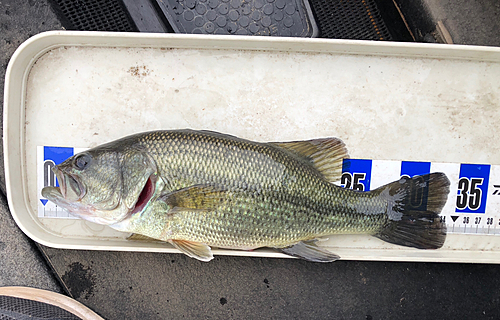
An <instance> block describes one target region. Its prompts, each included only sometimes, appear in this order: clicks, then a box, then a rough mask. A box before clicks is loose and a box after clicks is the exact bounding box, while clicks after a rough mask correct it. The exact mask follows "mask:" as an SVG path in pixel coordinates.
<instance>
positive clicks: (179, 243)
mask: <svg viewBox="0 0 500 320" xmlns="http://www.w3.org/2000/svg"><path fill="white" fill-rule="evenodd" d="M168 242H170V243H171V244H172V245H173V246H174V247H175V248H176V249H178V250H179V251H181V252H182V253H184V254H186V255H187V256H189V257H191V258H195V259H198V260H200V261H205V262H207V261H210V260H212V259H213V258H214V256H213V254H212V249H211V248H210V247H209V246H208V245H206V244H204V243H200V242H194V241H187V240H168Z"/></svg>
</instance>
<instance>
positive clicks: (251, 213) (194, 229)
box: [139, 132, 386, 248]
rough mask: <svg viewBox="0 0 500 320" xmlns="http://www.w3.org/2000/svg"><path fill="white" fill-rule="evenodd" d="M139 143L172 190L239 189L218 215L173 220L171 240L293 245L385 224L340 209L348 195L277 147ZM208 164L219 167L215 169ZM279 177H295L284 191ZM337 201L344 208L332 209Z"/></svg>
mask: <svg viewBox="0 0 500 320" xmlns="http://www.w3.org/2000/svg"><path fill="white" fill-rule="evenodd" d="M139 141H140V144H141V145H142V146H143V147H145V148H146V149H148V148H151V149H152V150H153V152H152V153H151V154H152V155H153V157H154V158H155V161H156V163H157V164H158V165H159V168H158V170H159V171H160V172H161V173H160V175H161V176H164V177H165V178H166V179H167V180H169V177H171V176H175V178H176V180H178V182H179V184H178V185H177V188H179V189H180V188H185V187H189V186H191V185H199V184H201V185H204V184H215V185H219V184H220V185H224V187H225V188H227V191H238V192H234V193H232V195H231V200H230V201H229V203H228V204H227V205H225V206H221V207H218V208H217V210H211V211H207V212H203V213H199V212H189V211H186V212H183V213H182V214H176V219H175V227H173V226H172V229H175V230H178V231H177V232H174V233H169V237H171V238H178V239H185V240H190V241H196V242H203V243H206V244H208V245H213V246H219V247H248V248H254V247H259V246H263V245H268V246H269V245H272V246H276V247H280V246H286V245H289V244H290V242H291V241H295V242H297V241H301V240H308V239H314V238H316V237H318V236H324V235H328V234H334V233H346V232H347V233H360V232H365V233H366V232H374V231H376V230H377V229H378V228H380V226H381V225H382V224H383V223H384V222H385V221H386V217H385V216H384V214H385V212H384V211H379V214H378V215H377V214H374V215H372V216H371V217H370V219H369V220H368V221H367V220H365V219H364V218H363V216H364V214H359V216H360V217H361V219H356V218H355V217H354V216H353V214H355V211H354V210H352V209H351V210H349V209H347V208H346V207H345V203H346V198H347V197H348V196H347V193H348V191H345V190H344V189H341V188H340V187H337V186H334V185H332V184H331V183H328V182H326V181H324V180H323V179H322V178H321V177H320V176H319V175H318V174H317V173H316V172H314V174H313V175H311V174H310V172H311V171H313V169H311V168H307V167H305V166H304V165H301V164H300V163H299V162H298V161H297V160H294V159H293V158H290V157H287V155H286V154H284V152H283V151H281V150H279V149H272V148H270V147H263V146H261V145H255V144H253V143H243V142H239V141H233V140H228V139H227V138H225V139H224V140H223V139H221V138H217V137H210V136H208V137H207V136H203V135H199V134H190V133H187V134H186V133H185V132H174V133H164V134H160V135H158V134H157V133H154V134H150V135H145V136H143V137H141V138H140V139H139ZM207 145H209V146H207ZM214 160H217V161H218V163H219V164H218V166H214V165H213V163H214ZM163 172H165V173H168V174H165V175H164V174H163ZM245 172H258V174H253V175H249V174H245ZM197 173H200V174H197ZM283 176H288V177H295V180H294V181H291V180H290V181H287V183H286V184H287V186H288V187H287V189H286V190H283V188H282V183H280V181H281V180H282V178H283ZM311 176H312V177H311ZM242 185H244V186H245V187H246V189H245V190H242V189H244V188H242ZM263 190H265V191H263ZM269 191H273V192H269ZM262 192H264V194H262ZM302 194H305V195H302ZM308 196H309V197H312V199H308ZM350 196H351V197H353V196H354V195H353V194H352V195H350ZM358 197H363V198H366V195H364V194H359V195H358ZM355 202H356V201H353V204H354V203H355ZM379 202H381V201H379ZM336 203H339V204H342V205H341V206H337V207H338V208H336V207H335V204H336ZM363 203H365V202H363ZM370 206H371V207H381V206H382V203H376V201H375V198H374V199H372V201H371V202H368V203H367V204H366V207H370ZM242 207H246V208H247V209H245V210H244V213H242V212H239V211H240V208H242ZM311 207H312V208H314V209H315V210H311V209H310V208H311ZM360 209H363V207H360ZM365 212H366V211H365ZM243 217H244V219H243ZM356 220H358V221H359V222H361V223H362V225H360V224H359V223H356ZM216 221H224V222H225V223H223V224H221V223H215V222H216ZM221 225H222V226H223V227H222V228H220V227H221ZM254 230H263V231H262V232H261V233H265V235H264V234H260V233H258V232H257V233H255V232H254V233H252V231H254ZM221 235H223V236H221ZM165 240H166V239H165Z"/></svg>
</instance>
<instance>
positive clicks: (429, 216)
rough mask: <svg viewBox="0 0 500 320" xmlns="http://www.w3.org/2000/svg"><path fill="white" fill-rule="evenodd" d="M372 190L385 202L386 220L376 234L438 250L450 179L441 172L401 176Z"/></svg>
mask: <svg viewBox="0 0 500 320" xmlns="http://www.w3.org/2000/svg"><path fill="white" fill-rule="evenodd" d="M374 191H379V192H380V196H381V197H384V198H386V200H387V202H388V206H387V215H388V220H387V222H386V224H385V225H384V226H383V227H382V228H381V230H380V231H379V232H378V233H377V234H375V236H376V237H377V238H379V239H382V240H384V241H387V242H390V243H394V244H397V245H402V246H407V247H414V248H418V249H438V248H441V247H442V246H443V243H444V241H445V239H446V225H445V224H444V223H442V222H441V219H440V218H439V213H440V212H441V210H442V209H443V207H444V205H445V203H446V200H447V199H448V193H449V191H450V181H449V180H448V178H447V177H446V175H445V174H444V173H440V172H438V173H430V174H426V175H422V176H414V177H413V178H408V177H403V178H401V179H400V180H398V181H395V182H392V183H389V184H387V185H385V186H382V187H380V188H379V189H376V190H374Z"/></svg>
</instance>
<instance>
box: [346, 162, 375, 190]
mask: <svg viewBox="0 0 500 320" xmlns="http://www.w3.org/2000/svg"><path fill="white" fill-rule="evenodd" d="M345 173H349V174H350V177H349V179H350V183H349V184H348V185H350V187H351V189H355V190H358V189H356V184H362V185H363V186H364V190H363V191H369V190H370V182H371V178H372V160H367V159H344V161H343V162H342V179H341V183H342V184H343V185H344V186H346V183H345V182H346V181H345V179H344V178H345V177H346V176H344V174H345Z"/></svg>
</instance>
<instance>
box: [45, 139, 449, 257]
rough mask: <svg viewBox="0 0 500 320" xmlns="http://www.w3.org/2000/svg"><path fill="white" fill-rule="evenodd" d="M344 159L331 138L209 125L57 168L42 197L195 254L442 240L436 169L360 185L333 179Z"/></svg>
mask: <svg viewBox="0 0 500 320" xmlns="http://www.w3.org/2000/svg"><path fill="white" fill-rule="evenodd" d="M344 158H348V155H347V150H346V148H345V145H344V143H343V142H342V141H341V140H340V139H337V138H325V139H314V140H307V141H294V142H280V143H272V142H271V143H259V142H253V141H248V140H244V139H239V138H236V137H233V136H229V135H224V134H219V133H215V132H209V131H193V130H177V131H155V132H146V133H140V134H136V135H132V136H129V137H125V138H122V139H119V140H117V141H114V142H110V143H107V144H105V145H102V146H98V147H96V148H93V149H90V150H87V151H85V152H82V153H79V154H77V155H74V156H73V157H71V158H69V159H67V160H66V161H65V162H63V163H61V164H60V165H57V166H55V167H54V172H55V174H56V175H57V178H58V181H59V184H60V187H46V188H44V189H43V190H42V195H43V196H44V197H45V198H47V199H48V200H50V201H52V202H54V203H56V204H57V205H59V206H61V207H63V208H66V209H67V210H68V211H69V212H70V213H71V214H73V215H76V216H78V217H80V218H83V219H86V220H89V221H93V222H96V223H100V224H104V225H108V226H110V227H111V228H114V229H116V230H120V231H124V232H131V233H135V234H139V235H143V236H146V237H149V238H153V239H158V240H162V241H168V242H170V243H171V244H172V245H174V246H175V247H176V248H178V249H179V250H180V251H182V252H184V253H185V254H187V255H188V256H190V257H194V258H196V259H199V260H202V261H209V260H211V259H212V258H213V255H212V252H211V248H210V247H211V246H215V247H219V248H230V249H241V250H252V249H255V248H260V247H271V248H276V249H277V250H280V251H281V252H283V253H286V254H288V255H292V256H296V257H300V258H303V259H306V260H311V261H319V262H329V261H334V260H336V259H338V258H339V256H338V255H336V254H335V253H332V252H329V251H328V250H326V249H324V248H321V247H319V246H317V245H316V243H315V242H316V241H317V239H318V238H320V237H324V236H327V235H333V234H347V233H349V234H355V233H366V234H370V235H373V236H375V237H378V238H380V239H382V240H385V241H387V242H390V243H394V244H398V245H402V246H409V247H415V248H420V249H437V248H440V247H441V246H442V245H443V243H444V241H445V238H446V227H445V225H444V224H442V223H441V222H440V219H439V213H440V211H441V209H442V208H443V206H444V204H445V202H446V199H447V195H448V192H449V180H448V178H447V177H446V175H445V174H443V173H431V174H428V175H424V176H417V177H413V178H402V179H400V180H398V181H395V182H392V183H389V184H387V185H385V186H382V187H380V188H378V189H375V190H372V191H369V192H359V191H353V190H349V189H345V188H342V187H339V186H337V185H335V184H333V183H332V182H335V181H338V180H340V176H341V173H342V161H343V159H344ZM416 198H418V199H420V200H419V203H417V204H415V203H414V202H415V199H416Z"/></svg>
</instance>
